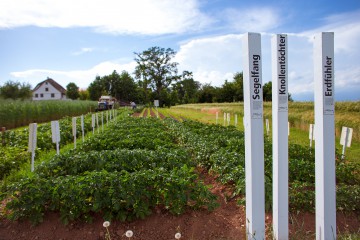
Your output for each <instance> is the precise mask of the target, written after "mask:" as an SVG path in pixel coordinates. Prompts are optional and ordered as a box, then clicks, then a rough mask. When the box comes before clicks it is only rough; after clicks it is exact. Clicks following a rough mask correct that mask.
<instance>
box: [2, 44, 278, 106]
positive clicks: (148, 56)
mask: <svg viewBox="0 0 360 240" xmlns="http://www.w3.org/2000/svg"><path fill="white" fill-rule="evenodd" d="M134 55H135V59H134V60H135V61H136V63H137V66H136V67H135V72H134V78H133V77H132V76H131V74H129V73H128V72H126V71H123V72H121V73H118V72H117V71H115V70H114V71H113V72H112V73H111V74H110V75H106V76H102V77H100V76H96V78H95V80H94V81H93V82H91V83H90V85H89V87H88V89H87V90H79V88H78V87H77V86H76V84H75V83H69V84H68V85H67V86H66V88H67V97H68V98H70V99H81V100H87V99H90V100H98V99H99V97H100V96H102V95H111V96H113V97H115V98H117V99H118V100H122V101H125V102H130V101H135V102H137V103H142V104H148V103H152V102H153V101H154V100H155V99H157V100H159V101H160V105H161V106H171V105H176V104H186V103H205V102H208V103H210V102H234V101H243V74H242V73H241V72H237V73H235V74H234V77H233V79H231V81H228V80H225V82H224V84H223V85H222V86H221V87H213V86H211V84H200V82H198V81H195V80H194V78H193V74H192V72H189V71H183V72H182V73H179V72H178V65H179V64H178V63H177V62H174V61H173V58H174V57H175V55H176V52H175V51H174V50H172V49H171V48H167V49H165V48H160V47H151V48H149V49H148V50H145V51H143V52H139V53H137V52H135V53H134ZM14 85H15V86H14ZM271 88H272V86H271V82H269V83H266V84H265V85H264V86H263V94H264V100H265V101H271V92H272V89H271ZM14 89H17V90H16V91H15V90H14ZM24 92H25V93H24ZM0 97H3V98H22V99H24V98H29V97H31V87H30V85H28V84H27V85H24V84H20V83H14V82H11V81H9V82H8V83H6V84H5V85H4V86H3V87H1V88H0Z"/></svg>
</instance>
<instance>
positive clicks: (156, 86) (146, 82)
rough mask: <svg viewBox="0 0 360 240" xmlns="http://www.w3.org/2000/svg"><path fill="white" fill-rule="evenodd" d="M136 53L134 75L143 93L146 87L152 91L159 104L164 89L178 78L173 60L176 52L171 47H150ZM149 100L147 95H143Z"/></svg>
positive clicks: (146, 89)
mask: <svg viewBox="0 0 360 240" xmlns="http://www.w3.org/2000/svg"><path fill="white" fill-rule="evenodd" d="M134 54H135V55H136V57H135V61H136V63H137V66H136V67H135V77H136V79H137V80H138V81H139V83H141V86H142V89H143V93H144V94H147V93H148V88H151V89H152V91H154V92H155V93H156V94H155V98H158V100H159V101H160V105H162V103H161V101H163V99H162V98H161V96H163V95H164V92H163V91H164V90H166V89H167V88H168V87H169V86H170V85H171V84H172V83H173V82H176V81H178V80H179V79H180V76H178V69H177V66H178V63H177V62H173V61H172V60H173V58H174V56H175V54H176V52H175V51H174V50H173V49H171V48H167V49H165V48H160V47H151V48H149V49H148V50H145V51H143V52H140V53H136V52H135V53H134ZM145 98H146V99H147V100H149V97H148V96H146V97H145Z"/></svg>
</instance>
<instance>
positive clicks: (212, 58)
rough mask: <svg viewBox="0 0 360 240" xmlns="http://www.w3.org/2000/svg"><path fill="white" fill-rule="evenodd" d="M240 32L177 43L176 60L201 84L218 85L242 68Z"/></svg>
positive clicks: (181, 67) (180, 66)
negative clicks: (178, 48)
mask: <svg viewBox="0 0 360 240" xmlns="http://www.w3.org/2000/svg"><path fill="white" fill-rule="evenodd" d="M241 37H242V35H241V34H230V35H224V36H218V37H208V38H201V39H194V40H191V41H189V42H187V43H184V44H182V45H181V46H180V50H179V51H178V53H177V54H176V57H175V59H174V60H175V61H176V62H178V63H179V68H180V70H188V71H192V72H193V73H194V79H195V80H196V81H199V82H201V83H210V82H211V84H212V85H213V86H221V85H222V84H223V83H224V81H225V80H226V79H227V80H232V77H233V74H234V73H235V72H238V71H241V69H242V67H241Z"/></svg>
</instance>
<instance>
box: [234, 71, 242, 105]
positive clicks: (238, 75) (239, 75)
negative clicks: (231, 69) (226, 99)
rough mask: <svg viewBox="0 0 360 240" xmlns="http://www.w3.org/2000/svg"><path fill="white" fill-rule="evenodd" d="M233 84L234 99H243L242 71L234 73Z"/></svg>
mask: <svg viewBox="0 0 360 240" xmlns="http://www.w3.org/2000/svg"><path fill="white" fill-rule="evenodd" d="M233 79H234V84H235V89H236V92H235V101H244V78H243V73H242V72H236V73H235V74H234V78H233Z"/></svg>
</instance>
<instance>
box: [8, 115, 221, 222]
mask: <svg viewBox="0 0 360 240" xmlns="http://www.w3.org/2000/svg"><path fill="white" fill-rule="evenodd" d="M195 166H196V165H195V164H194V161H192V159H191V155H190V154H189V152H188V150H187V149H186V148H184V147H181V146H179V145H178V144H177V139H176V138H175V137H174V136H173V135H171V133H170V132H169V131H168V129H167V127H166V126H165V125H164V124H163V123H162V122H161V121H160V120H159V119H153V118H132V117H129V116H127V115H125V114H124V115H122V116H119V117H118V118H117V119H116V121H114V122H112V123H110V124H109V126H108V127H107V128H106V129H105V131H104V132H103V133H95V134H94V135H93V136H92V137H91V138H87V139H86V141H85V142H84V143H80V144H78V147H77V148H76V149H72V150H68V151H67V152H63V153H61V154H60V155H56V156H54V157H51V158H49V159H47V160H44V161H43V162H41V163H40V164H37V165H36V166H35V172H34V173H32V174H28V175H26V176H22V177H21V178H18V179H19V180H18V181H13V182H12V183H9V184H7V185H6V186H5V187H3V190H4V192H5V193H6V196H5V197H6V198H7V199H8V203H7V205H6V209H7V211H8V212H9V214H8V217H9V218H10V219H24V218H27V219H30V220H31V221H32V222H33V223H37V222H40V221H42V219H43V216H44V214H45V212H46V211H56V212H60V215H61V219H62V221H63V222H64V223H67V222H69V221H72V220H74V219H79V218H80V219H84V220H87V221H90V220H91V216H92V215H93V214H94V213H100V214H102V215H103V216H104V218H105V219H107V220H111V219H114V218H115V219H118V220H122V221H124V220H131V219H133V218H144V217H145V216H147V215H149V214H151V212H152V211H153V209H155V208H160V209H163V210H168V211H170V212H171V213H173V214H180V213H182V212H183V211H184V210H185V209H186V208H187V207H191V208H203V207H205V208H207V209H209V210H211V209H214V208H215V207H216V206H217V202H216V196H215V195H213V194H212V193H211V192H210V191H209V187H208V186H206V185H204V183H203V182H202V181H200V180H199V179H198V175H197V174H196V172H195Z"/></svg>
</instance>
